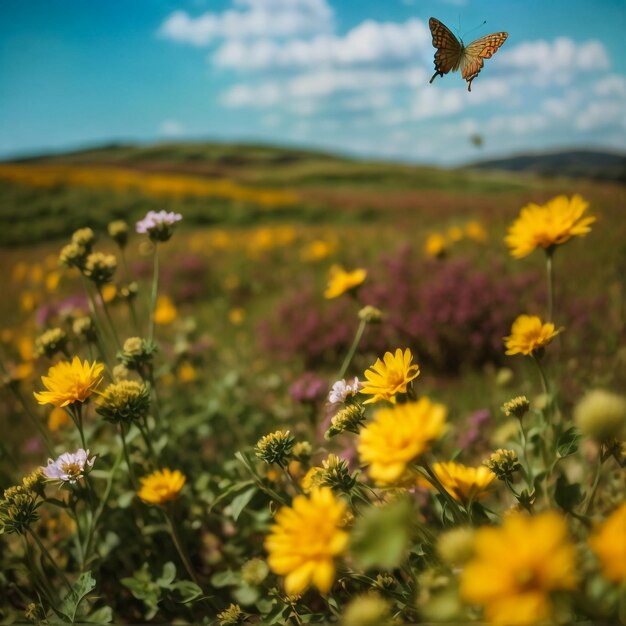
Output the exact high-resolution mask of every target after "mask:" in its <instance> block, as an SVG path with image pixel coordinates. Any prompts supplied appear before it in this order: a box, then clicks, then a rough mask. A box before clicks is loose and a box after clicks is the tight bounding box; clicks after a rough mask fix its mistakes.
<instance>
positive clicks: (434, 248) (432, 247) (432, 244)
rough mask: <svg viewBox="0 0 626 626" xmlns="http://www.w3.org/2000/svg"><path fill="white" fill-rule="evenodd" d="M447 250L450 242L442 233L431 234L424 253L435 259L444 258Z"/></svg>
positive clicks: (427, 239)
mask: <svg viewBox="0 0 626 626" xmlns="http://www.w3.org/2000/svg"><path fill="white" fill-rule="evenodd" d="M447 248H448V240H447V239H446V238H445V237H444V236H443V235H442V234H441V233H431V234H430V235H428V237H427V238H426V243H425V244H424V252H425V253H426V255H427V256H430V257H433V258H436V257H440V256H443V255H444V254H445V253H446V250H447Z"/></svg>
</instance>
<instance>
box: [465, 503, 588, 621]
mask: <svg viewBox="0 0 626 626" xmlns="http://www.w3.org/2000/svg"><path fill="white" fill-rule="evenodd" d="M474 547H475V554H476V556H475V557H474V559H473V560H472V561H470V563H468V564H467V565H466V566H465V569H464V570H463V574H462V578H461V595H462V597H463V598H464V599H465V600H466V601H467V602H469V603H471V604H478V605H481V606H483V607H484V610H485V619H486V620H487V621H488V622H491V623H492V624H501V625H502V626H517V625H522V624H535V623H538V622H544V621H548V620H549V619H550V617H551V613H552V607H551V603H550V597H549V593H550V592H551V591H554V590H558V589H574V588H575V586H576V575H575V571H576V555H575V550H574V546H573V545H572V544H571V542H570V540H569V537H568V531H567V524H566V523H565V520H564V519H563V517H561V515H559V514H558V513H554V512H551V511H549V512H547V513H542V514H540V515H537V516H536V517H529V516H527V515H524V514H522V513H514V514H512V515H510V516H508V517H507V518H506V519H505V521H504V524H503V526H502V527H501V528H481V529H479V530H478V531H476V541H475V543H474Z"/></svg>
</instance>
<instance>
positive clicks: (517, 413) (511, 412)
mask: <svg viewBox="0 0 626 626" xmlns="http://www.w3.org/2000/svg"><path fill="white" fill-rule="evenodd" d="M529 408H530V402H529V401H528V398H527V397H526V396H517V397H516V398H513V399H512V400H509V401H508V402H505V403H504V404H503V405H502V412H503V413H504V414H505V415H506V416H507V417H517V419H518V420H521V419H522V417H524V415H526V413H527V412H528V409H529Z"/></svg>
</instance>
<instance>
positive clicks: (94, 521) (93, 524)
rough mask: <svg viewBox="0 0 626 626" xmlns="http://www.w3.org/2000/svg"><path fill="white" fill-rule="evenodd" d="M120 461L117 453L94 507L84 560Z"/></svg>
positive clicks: (120, 457)
mask: <svg viewBox="0 0 626 626" xmlns="http://www.w3.org/2000/svg"><path fill="white" fill-rule="evenodd" d="M121 462H122V454H121V453H118V455H117V458H116V459H115V463H114V464H113V467H112V468H111V472H110V473H109V477H108V479H107V485H106V488H105V490H104V494H103V496H102V498H101V500H100V503H99V504H98V508H97V509H96V512H95V513H94V515H93V516H92V518H91V523H90V524H89V530H88V532H87V543H86V546H85V561H87V559H89V555H90V552H91V544H92V541H93V537H94V534H95V531H96V529H97V527H98V522H99V520H100V516H101V515H102V512H103V511H104V507H105V506H106V503H107V501H108V499H109V496H110V495H111V489H112V488H113V478H114V477H115V473H116V472H117V468H118V467H119V465H120V463H121Z"/></svg>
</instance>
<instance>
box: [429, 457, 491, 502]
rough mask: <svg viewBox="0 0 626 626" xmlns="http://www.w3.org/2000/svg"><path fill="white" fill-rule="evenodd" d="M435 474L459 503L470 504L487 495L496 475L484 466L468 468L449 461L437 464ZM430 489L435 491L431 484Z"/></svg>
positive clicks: (434, 466)
mask: <svg viewBox="0 0 626 626" xmlns="http://www.w3.org/2000/svg"><path fill="white" fill-rule="evenodd" d="M433 472H434V473H435V476H436V477H437V479H438V480H439V482H440V483H441V484H442V485H443V487H444V489H445V490H446V491H447V492H448V493H449V494H450V495H451V496H452V497H453V498H454V499H455V500H457V501H459V502H463V503H468V502H473V501H475V500H479V499H481V498H483V497H484V496H486V495H487V490H488V489H489V487H490V486H491V483H492V482H493V481H494V479H495V478H496V475H495V474H494V473H493V472H492V471H491V470H490V469H489V468H487V467H485V466H484V465H481V466H479V467H467V466H466V465H462V464H461V463H454V462H452V461H448V462H446V463H435V464H434V465H433ZM428 487H429V488H431V489H434V487H433V486H432V485H430V483H429V484H428Z"/></svg>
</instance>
